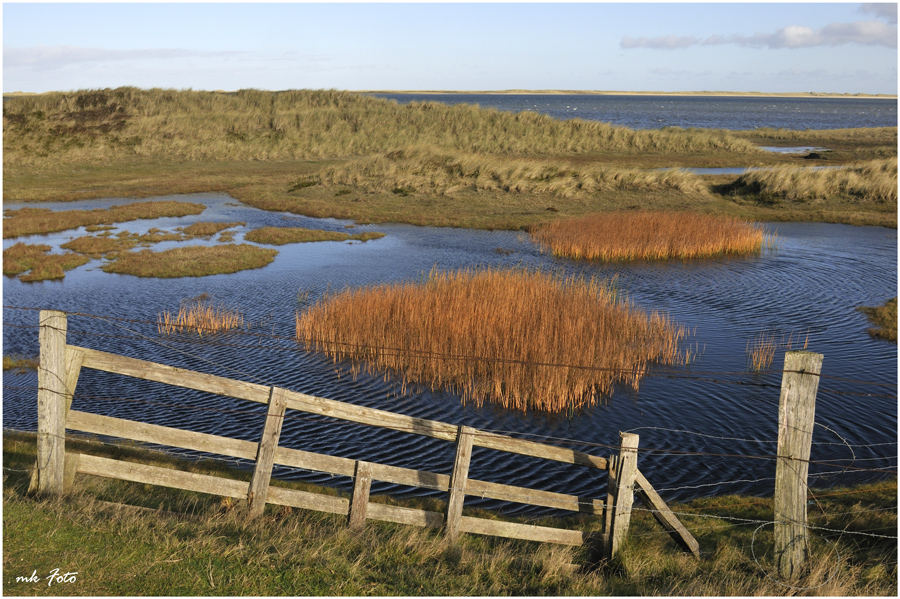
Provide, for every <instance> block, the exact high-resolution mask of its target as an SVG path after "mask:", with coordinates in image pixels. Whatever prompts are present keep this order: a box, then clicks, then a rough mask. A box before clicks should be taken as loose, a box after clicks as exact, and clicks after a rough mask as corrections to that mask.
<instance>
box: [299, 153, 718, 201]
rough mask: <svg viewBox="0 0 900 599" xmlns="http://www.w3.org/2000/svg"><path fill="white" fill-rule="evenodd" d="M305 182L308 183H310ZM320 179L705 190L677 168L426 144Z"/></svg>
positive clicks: (560, 189) (326, 172) (554, 190)
mask: <svg viewBox="0 0 900 599" xmlns="http://www.w3.org/2000/svg"><path fill="white" fill-rule="evenodd" d="M305 181H306V183H305V184H306V185H308V184H309V183H310V182H311V181H309V180H308V179H307V180H305ZM318 182H321V183H322V184H324V185H348V186H352V187H355V188H358V189H362V190H365V191H369V192H388V191H394V192H395V193H401V192H403V190H410V191H416V192H420V193H428V194H444V195H446V194H452V193H454V192H459V191H462V190H471V191H505V192H522V193H547V194H550V195H554V196H559V197H564V198H568V197H575V196H579V195H583V194H591V193H597V192H602V191H611V190H620V189H638V190H651V189H661V188H669V189H677V190H679V191H684V192H692V193H704V192H705V191H706V190H707V186H706V185H705V184H704V183H703V181H702V180H701V179H700V178H699V177H697V176H695V175H692V174H690V173H688V172H685V171H681V170H678V169H671V170H658V171H654V170H642V169H625V168H612V167H606V166H597V165H593V166H580V167H575V166H567V165H566V164H565V163H564V162H560V161H559V160H555V161H554V160H547V159H537V158H536V159H528V158H509V157H501V156H490V155H486V154H468V153H460V152H450V151H447V150H442V149H440V148H437V147H425V146H411V147H407V148H404V149H402V150H395V151H392V152H387V153H383V154H378V155H375V156H369V157H363V158H358V159H354V160H351V161H348V162H346V163H344V164H341V165H338V166H332V167H328V168H326V169H323V171H322V172H321V173H319V175H318ZM303 184H304V183H300V185H303ZM398 190H399V191H398Z"/></svg>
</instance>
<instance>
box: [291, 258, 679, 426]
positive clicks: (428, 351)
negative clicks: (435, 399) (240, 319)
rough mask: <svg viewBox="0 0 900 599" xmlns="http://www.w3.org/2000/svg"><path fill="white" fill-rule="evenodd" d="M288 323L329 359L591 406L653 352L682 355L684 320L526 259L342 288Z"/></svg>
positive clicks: (633, 383)
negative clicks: (521, 266) (532, 266)
mask: <svg viewBox="0 0 900 599" xmlns="http://www.w3.org/2000/svg"><path fill="white" fill-rule="evenodd" d="M296 327H297V338H298V340H300V341H301V342H303V343H304V344H306V346H307V347H308V348H310V349H312V350H314V351H319V352H323V353H325V354H326V355H328V356H331V357H333V358H334V359H335V361H337V360H345V359H348V360H351V361H353V363H354V364H356V365H357V368H359V369H362V368H365V369H368V370H371V371H387V372H391V373H394V374H395V375H397V376H399V377H400V378H401V379H402V380H403V381H405V382H412V383H420V384H424V385H429V386H431V387H432V388H436V389H451V390H453V391H454V392H456V393H458V394H459V395H461V396H462V398H463V400H464V401H467V402H473V403H475V404H476V405H481V404H482V403H483V402H486V401H489V402H492V403H497V404H500V405H502V406H504V407H506V408H511V409H514V410H535V411H550V412H560V411H570V410H573V409H577V408H580V407H582V406H588V405H592V404H594V403H597V402H598V401H600V400H601V398H602V397H603V396H604V395H606V394H607V393H609V392H610V391H611V389H612V387H613V385H616V384H622V385H628V386H630V387H632V388H635V389H637V387H638V385H639V382H640V380H641V378H642V376H643V374H644V373H645V372H646V371H647V369H648V367H649V365H650V364H651V363H653V362H659V363H663V364H679V363H684V362H686V361H688V360H689V359H690V355H689V352H683V351H682V350H681V349H680V348H679V343H680V342H681V341H682V340H683V339H684V338H685V336H686V331H685V330H684V329H683V328H682V327H680V326H678V325H676V324H674V323H672V322H670V321H669V320H668V318H666V317H665V316H663V315H661V314H658V313H656V312H654V313H651V314H649V315H648V314H646V313H644V312H643V311H642V310H639V309H637V308H635V307H633V306H631V305H629V304H627V303H626V302H623V301H621V300H620V298H618V297H617V294H616V290H615V288H614V287H613V286H612V285H610V284H604V283H599V282H597V281H593V280H592V281H584V280H576V279H562V278H559V277H554V276H552V275H549V274H545V273H541V272H529V271H526V270H509V271H503V270H485V271H480V272H479V271H471V270H462V271H457V272H452V273H441V272H437V271H432V273H431V274H430V275H429V277H428V280H427V281H424V282H422V283H401V284H396V285H380V286H373V287H367V288H362V289H348V290H345V291H342V292H339V293H335V294H333V295H331V296H329V297H326V298H324V299H323V300H322V301H320V302H319V303H317V304H316V305H314V306H312V307H310V308H309V309H307V310H306V311H305V312H303V313H302V314H297V317H296ZM562 364H565V365H569V366H565V367H563V366H558V365H562Z"/></svg>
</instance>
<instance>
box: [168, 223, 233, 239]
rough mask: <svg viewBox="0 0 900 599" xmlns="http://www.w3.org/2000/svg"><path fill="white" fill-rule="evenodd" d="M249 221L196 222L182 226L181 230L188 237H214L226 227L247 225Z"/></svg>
mask: <svg viewBox="0 0 900 599" xmlns="http://www.w3.org/2000/svg"><path fill="white" fill-rule="evenodd" d="M246 224H247V223H242V222H237V223H209V222H202V223H194V224H192V225H188V226H187V227H181V228H179V230H180V231H181V232H182V233H184V234H185V235H187V236H188V237H212V236H213V235H215V234H216V233H218V232H219V231H224V230H225V229H231V228H233V227H240V226H243V225H246Z"/></svg>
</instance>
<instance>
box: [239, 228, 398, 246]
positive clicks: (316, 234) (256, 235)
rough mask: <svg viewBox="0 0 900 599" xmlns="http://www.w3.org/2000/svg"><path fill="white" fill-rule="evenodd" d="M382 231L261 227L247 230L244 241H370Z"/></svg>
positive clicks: (282, 242)
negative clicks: (354, 232) (356, 231)
mask: <svg viewBox="0 0 900 599" xmlns="http://www.w3.org/2000/svg"><path fill="white" fill-rule="evenodd" d="M382 237H384V233H376V232H374V231H372V232H368V233H357V234H355V235H351V234H349V233H340V232H338V231H322V230H321V229H304V228H302V227H261V228H259V229H253V230H252V231H247V233H246V234H245V235H244V239H245V240H246V241H252V242H253V243H262V244H265V245H286V244H288V243H306V242H313V241H348V240H355V241H370V240H372V239H380V238H382Z"/></svg>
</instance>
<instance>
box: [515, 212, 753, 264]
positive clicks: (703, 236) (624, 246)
mask: <svg viewBox="0 0 900 599" xmlns="http://www.w3.org/2000/svg"><path fill="white" fill-rule="evenodd" d="M531 237H532V238H533V239H534V240H535V241H537V242H538V243H539V244H541V246H542V247H544V248H547V249H549V250H550V251H551V252H552V253H553V255H555V256H563V257H566V258H574V259H585V260H603V261H623V260H667V259H672V258H680V259H689V258H710V257H716V256H727V255H745V254H757V253H759V252H760V251H761V250H762V248H763V247H764V245H765V244H766V242H767V240H766V236H765V233H764V232H763V230H762V228H761V227H760V226H758V225H755V224H752V223H748V222H744V221H741V220H738V219H734V218H728V217H720V216H711V215H703V214H694V213H670V212H641V211H629V212H613V213H606V214H590V215H587V216H583V217H579V218H572V219H561V220H557V221H553V222H550V223H548V224H546V225H543V226H541V227H539V228H537V229H536V230H534V231H532V233H531Z"/></svg>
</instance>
